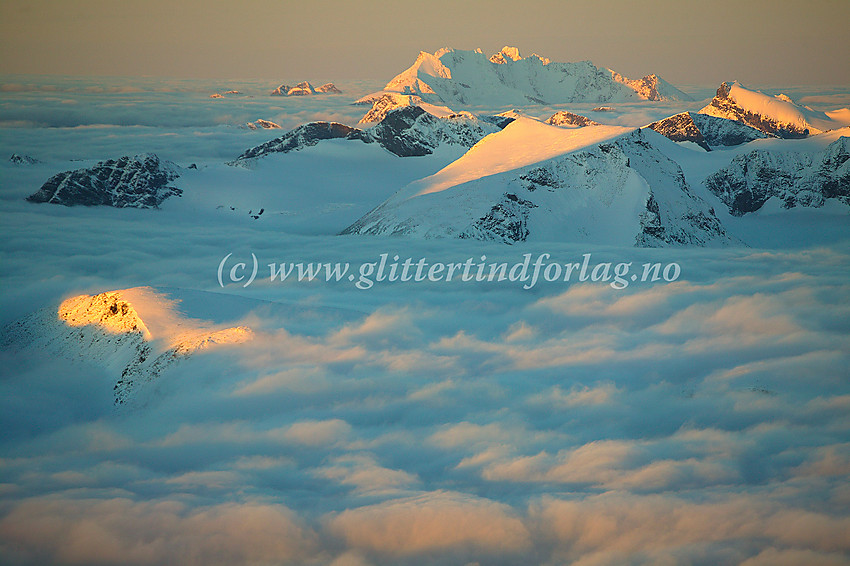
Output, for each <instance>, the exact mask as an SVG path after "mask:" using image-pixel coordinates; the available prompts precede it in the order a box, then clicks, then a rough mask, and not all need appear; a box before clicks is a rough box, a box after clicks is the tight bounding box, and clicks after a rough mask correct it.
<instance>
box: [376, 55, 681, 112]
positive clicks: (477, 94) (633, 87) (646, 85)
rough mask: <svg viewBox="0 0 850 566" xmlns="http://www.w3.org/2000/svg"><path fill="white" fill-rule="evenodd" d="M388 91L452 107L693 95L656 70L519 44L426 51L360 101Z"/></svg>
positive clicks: (609, 100)
mask: <svg viewBox="0 0 850 566" xmlns="http://www.w3.org/2000/svg"><path fill="white" fill-rule="evenodd" d="M386 93H396V94H404V95H416V96H418V97H420V98H421V99H422V100H423V101H425V102H427V103H431V104H445V105H449V106H452V107H463V106H470V105H485V104H487V105H494V104H502V105H504V104H528V103H537V104H553V103H566V102H600V103H601V102H627V101H636V100H690V98H689V97H688V95H686V94H685V93H683V92H682V91H680V90H679V89H677V88H676V87H674V86H673V85H671V84H670V83H668V82H667V81H665V80H664V79H662V78H660V77H658V76H657V75H647V76H645V77H643V78H640V79H628V78H626V77H624V76H623V75H621V74H620V73H617V72H615V71H612V70H610V69H602V68H599V67H597V66H595V65H594V64H593V63H591V62H589V61H581V62H577V63H558V62H553V61H550V60H549V59H547V58H545V57H541V56H540V55H537V54H532V55H530V56H528V57H522V56H521V55H520V53H519V49H517V48H516V47H503V48H502V50H501V51H500V52H499V53H496V54H494V55H492V56H490V57H487V56H486V55H484V53H483V52H482V51H481V50H480V49H477V50H475V51H461V50H456V49H451V48H444V49H440V50H439V51H437V52H436V53H433V54H431V53H426V52H425V51H422V52H420V53H419V56H418V57H417V58H416V61H415V62H414V63H413V65H411V66H410V67H409V68H408V69H407V70H405V71H403V72H402V73H400V74H399V75H397V76H396V77H395V78H393V79H392V80H391V81H390V82H389V83H387V85H386V86H385V87H384V89H383V90H382V91H379V92H376V93H372V94H370V95H368V96H366V97H363V98H362V99H360V101H361V102H371V101H374V100H375V99H377V98H380V97H381V96H383V95H384V94H386Z"/></svg>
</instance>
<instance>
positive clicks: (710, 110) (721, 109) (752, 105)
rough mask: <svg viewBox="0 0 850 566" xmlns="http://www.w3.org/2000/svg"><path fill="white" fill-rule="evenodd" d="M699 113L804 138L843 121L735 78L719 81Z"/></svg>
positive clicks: (767, 132) (833, 127)
mask: <svg viewBox="0 0 850 566" xmlns="http://www.w3.org/2000/svg"><path fill="white" fill-rule="evenodd" d="M699 113H700V114H706V115H708V116H716V117H718V118H727V119H729V120H737V121H739V122H741V123H743V124H746V125H747V126H751V127H753V128H755V129H757V130H760V131H762V132H764V133H766V134H771V135H775V136H777V137H780V138H785V139H794V138H804V137H806V136H810V135H815V134H820V133H822V132H825V131H828V130H832V129H836V128H840V127H842V126H843V125H844V124H841V123H838V122H836V121H834V120H833V119H832V118H830V117H829V116H828V115H827V114H825V113H823V112H816V111H814V110H812V109H811V108H809V107H807V106H801V105H799V104H796V103H795V102H794V101H793V100H791V98H789V97H788V96H786V95H784V94H778V95H776V96H770V95H768V94H764V93H762V92H760V91H754V90H749V89H747V88H745V87H743V86H741V84H739V83H738V82H737V81H736V82H733V83H722V84H721V85H720V87H719V88H718V89H717V94H716V95H715V97H714V98H713V99H712V100H711V102H710V103H709V104H708V105H707V106H705V107H704V108H703V109H702V110H700V111H699Z"/></svg>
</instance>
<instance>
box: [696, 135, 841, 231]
mask: <svg viewBox="0 0 850 566" xmlns="http://www.w3.org/2000/svg"><path fill="white" fill-rule="evenodd" d="M848 150H850V138H847V137H842V138H839V139H837V140H836V141H834V142H832V143H831V144H830V145H829V146H828V147H827V148H826V149H825V150H824V151H823V152H822V153H820V154H814V155H813V154H807V153H782V152H774V151H768V150H762V149H760V150H755V151H751V152H749V153H746V154H744V155H739V156H738V157H736V158H735V159H733V160H732V163H731V164H730V165H729V166H728V167H726V168H724V169H721V170H720V171H717V172H716V173H714V174H713V175H710V176H709V177H708V178H706V180H705V186H706V187H708V189H709V190H710V191H711V192H712V193H714V194H715V195H717V196H718V197H719V198H720V200H721V201H723V203H724V204H726V206H728V207H729V212H730V213H731V214H732V215H734V216H743V215H744V214H747V213H749V212H755V211H757V210H759V209H760V208H761V207H762V206H764V204H765V203H766V202H767V201H768V200H769V199H770V198H772V197H776V198H779V199H780V200H782V201H783V206H784V207H785V208H794V207H796V206H805V207H815V208H817V207H821V206H823V205H824V204H825V202H826V199H831V198H834V199H838V200H839V201H840V202H843V203H845V204H848V205H850V161H848V156H850V151H848Z"/></svg>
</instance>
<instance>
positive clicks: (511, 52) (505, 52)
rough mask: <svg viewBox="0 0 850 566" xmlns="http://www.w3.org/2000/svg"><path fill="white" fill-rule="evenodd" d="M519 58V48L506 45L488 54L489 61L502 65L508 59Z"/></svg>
mask: <svg viewBox="0 0 850 566" xmlns="http://www.w3.org/2000/svg"><path fill="white" fill-rule="evenodd" d="M520 59H522V55H520V54H519V48H518V47H509V46H507V45H506V46H504V47H502V49H501V51H499V52H498V53H494V54H493V55H491V56H490V62H491V63H496V64H497V65H503V64H505V63H506V62H508V61H519V60H520Z"/></svg>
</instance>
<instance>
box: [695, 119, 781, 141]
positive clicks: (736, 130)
mask: <svg viewBox="0 0 850 566" xmlns="http://www.w3.org/2000/svg"><path fill="white" fill-rule="evenodd" d="M690 115H691V119H693V121H694V124H696V126H697V128H699V131H700V132H701V133H702V135H703V136H704V137H705V141H706V142H708V145H711V146H714V147H717V146H733V145H741V144H742V143H748V142H751V141H753V140H759V139H764V138H770V137H773V136H772V135H771V134H766V133H764V132H762V131H761V130H757V129H755V128H752V127H750V126H748V125H746V124H742V123H741V122H737V121H735V120H727V119H726V118H718V117H717V116H708V115H706V114H695V113H693V112H690Z"/></svg>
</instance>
